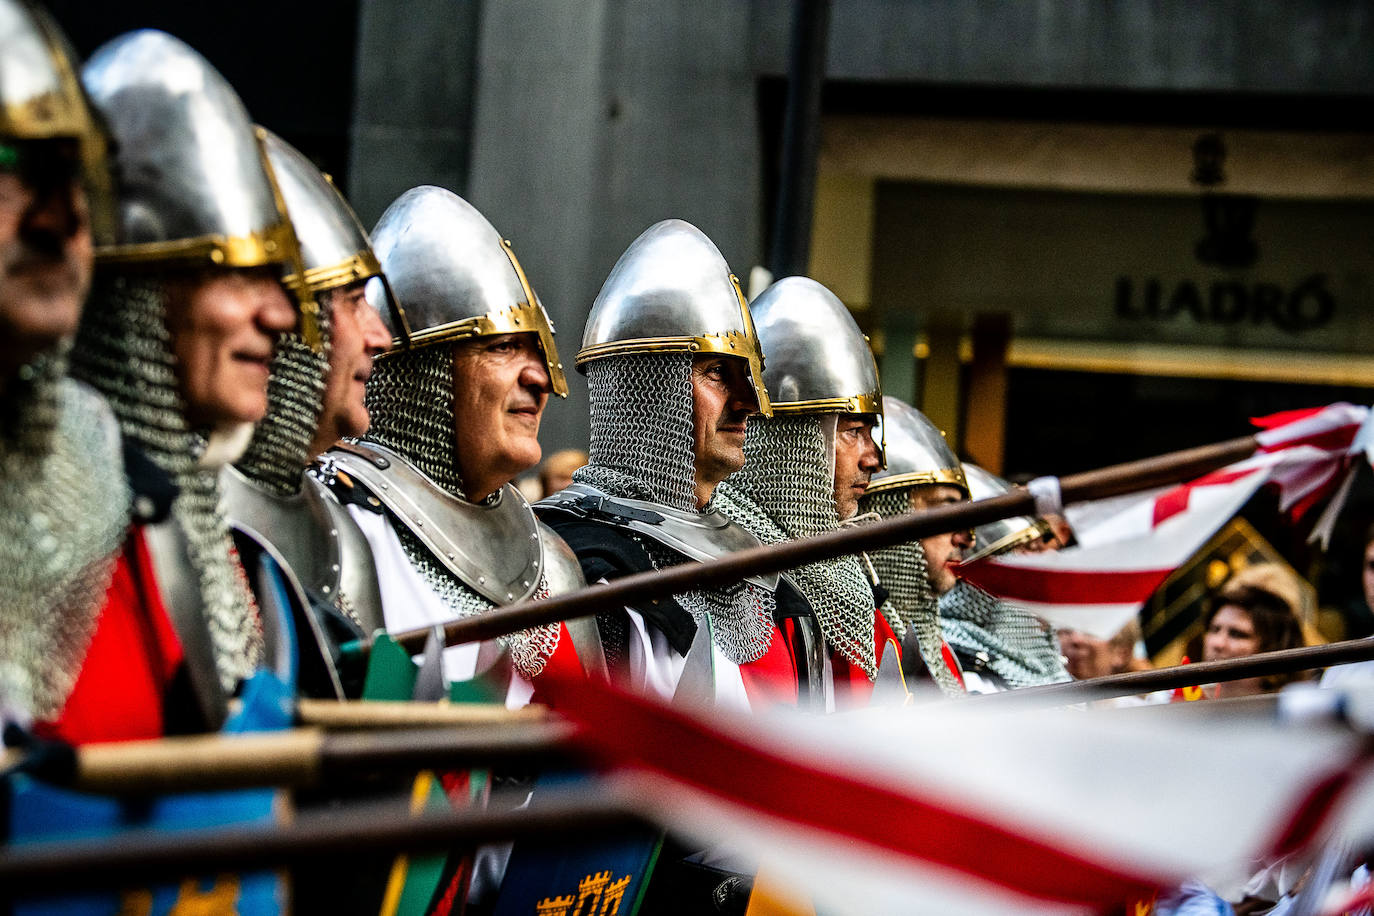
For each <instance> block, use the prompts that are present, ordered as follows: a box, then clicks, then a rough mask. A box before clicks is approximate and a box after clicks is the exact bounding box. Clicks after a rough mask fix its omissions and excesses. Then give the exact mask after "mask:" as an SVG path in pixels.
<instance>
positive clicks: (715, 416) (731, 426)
mask: <svg viewBox="0 0 1374 916" xmlns="http://www.w3.org/2000/svg"><path fill="white" fill-rule="evenodd" d="M758 409H759V401H758V397H757V396H756V395H755V394H754V388H753V386H752V385H751V384H750V383H749V363H748V362H746V361H745V360H743V359H740V358H738V357H734V356H723V355H719V354H714V353H701V354H697V355H696V356H694V357H692V446H693V455H694V456H695V471H696V492H697V505H698V507H700V506H703V505H705V503H706V500H708V499H710V496H711V493H712V492H713V491H714V490H715V486H716V484H718V483H720V482H721V481H722V480H724V479H725V478H727V477H729V476H730V475H731V474H733V473H735V472H736V471H738V470H739V469H740V468H742V467H744V431H745V421H746V420H748V419H749V415H750V414H753V413H756V412H757V411H758ZM703 493H704V494H705V495H704V496H703Z"/></svg>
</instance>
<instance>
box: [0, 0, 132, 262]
mask: <svg viewBox="0 0 1374 916" xmlns="http://www.w3.org/2000/svg"><path fill="white" fill-rule="evenodd" d="M76 60H77V57H76V54H75V53H74V52H73V51H72V49H71V46H70V45H69V44H68V43H67V40H66V38H65V37H64V36H63V35H62V33H61V31H59V30H58V28H57V26H56V24H54V23H53V21H52V19H51V18H50V17H49V16H48V15H47V13H45V12H44V11H43V10H41V9H38V8H37V7H35V6H33V5H32V4H30V3H28V2H26V0H0V137H5V138H8V139H12V140H53V139H64V138H71V139H74V140H76V141H77V142H78V144H79V146H80V155H81V165H82V170H83V172H84V173H85V181H86V185H87V188H88V191H89V193H90V196H91V221H92V230H93V231H94V233H95V237H96V239H97V240H98V241H100V240H103V239H106V238H108V237H109V235H110V232H111V229H112V221H113V213H112V210H111V200H110V176H109V170H108V169H107V167H106V159H105V157H106V154H107V151H108V143H107V142H106V137H105V132H104V130H103V129H102V128H101V126H100V124H99V122H98V120H97V118H96V116H95V114H94V113H93V112H92V110H91V106H90V103H89V102H88V100H87V99H86V96H85V94H84V93H83V92H82V90H81V82H80V81H79V80H78V79H77V76H76V69H75V65H74V62H75V61H76Z"/></svg>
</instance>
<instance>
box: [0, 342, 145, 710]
mask: <svg viewBox="0 0 1374 916" xmlns="http://www.w3.org/2000/svg"><path fill="white" fill-rule="evenodd" d="M66 366H67V361H66V358H65V355H64V354H60V353H51V354H46V355H45V356H43V357H40V358H39V359H38V360H35V361H34V362H33V363H31V364H30V365H29V366H26V367H25V371H24V372H23V373H21V375H20V377H19V378H17V379H14V380H12V381H11V382H10V391H9V393H8V395H7V396H6V397H5V398H3V399H0V414H3V419H2V420H0V481H3V485H4V493H5V497H4V500H3V502H0V569H3V570H4V571H5V576H6V582H5V595H4V605H5V606H4V612H3V613H0V707H4V708H8V709H10V710H12V711H22V712H23V713H25V714H27V715H29V716H33V717H35V718H37V719H40V720H44V719H52V718H55V717H56V716H57V715H58V714H59V713H60V712H61V711H62V708H63V707H64V706H65V705H66V701H67V697H68V696H69V695H70V693H71V690H72V687H74V686H75V684H76V679H77V676H78V675H79V674H80V672H81V663H82V659H83V658H84V657H85V654H86V649H87V647H88V646H89V645H90V640H91V637H92V635H94V633H95V626H96V622H97V620H98V619H99V616H100V610H101V608H102V607H103V605H104V599H105V594H106V592H107V590H108V589H109V585H110V580H111V577H112V576H113V574H114V568H115V562H116V557H117V554H118V551H119V548H120V545H121V544H122V542H123V540H124V537H125V533H126V531H127V529H128V525H129V505H130V500H131V498H132V494H131V493H130V492H129V487H128V484H127V483H126V481H125V479H124V472H123V469H124V463H123V458H122V455H121V448H120V442H119V429H118V426H117V425H116V423H115V419H114V416H113V415H112V414H111V413H110V410H109V408H108V407H107V406H106V405H105V403H104V401H102V400H101V399H100V398H99V396H98V395H96V394H95V393H94V392H93V391H91V390H90V389H89V388H87V387H85V386H84V385H81V384H79V383H77V382H74V381H72V380H71V379H68V378H65V377H64V374H65V372H66Z"/></svg>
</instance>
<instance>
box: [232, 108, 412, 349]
mask: <svg viewBox="0 0 1374 916" xmlns="http://www.w3.org/2000/svg"><path fill="white" fill-rule="evenodd" d="M257 130H258V134H259V136H260V137H261V139H262V144H263V148H264V149H265V150H266V151H267V161H268V163H269V164H270V165H271V167H272V177H273V178H274V179H275V180H276V183H277V187H278V188H279V189H280V190H281V196H282V200H283V201H284V202H285V204H286V210H287V212H288V213H289V214H290V216H291V225H292V227H293V228H294V230H295V233H296V239H297V241H298V242H299V243H300V253H301V257H300V263H299V264H298V265H288V267H289V268H290V267H295V268H297V269H298V270H303V271H304V274H300V273H298V272H296V271H295V270H293V271H291V272H290V273H288V274H287V275H286V276H285V277H283V278H282V282H283V283H285V284H286V285H287V286H288V287H290V288H291V289H293V290H295V291H296V293H297V298H298V299H299V300H300V303H301V310H302V312H304V313H306V314H308V315H310V316H312V317H313V316H315V315H316V314H317V313H318V310H319V305H318V298H319V296H320V294H321V293H325V292H328V291H329V290H332V289H337V288H339V287H340V286H347V285H348V284H349V283H353V282H356V281H358V280H367V279H370V278H372V277H377V278H378V279H379V281H380V283H379V285H378V286H377V287H372V286H369V288H368V292H369V293H370V294H372V293H376V294H379V295H381V296H385V295H386V286H385V282H386V281H385V278H384V277H382V275H381V274H382V268H381V265H380V264H378V263H377V256H376V255H375V254H373V253H372V243H371V242H369V241H368V238H367V232H366V230H364V229H363V226H362V223H360V222H358V217H357V215H356V214H355V213H354V212H353V208H352V207H350V206H349V205H348V201H346V200H344V197H343V195H342V194H340V193H339V189H338V188H336V187H334V182H333V180H332V179H330V177H329V176H328V175H326V174H324V173H323V172H321V171H320V170H319V169H318V168H316V167H315V164H314V163H313V162H311V161H310V160H309V159H307V158H305V156H304V155H303V154H302V153H301V152H300V150H298V149H296V148H295V147H294V146H292V145H291V144H289V143H287V142H286V141H285V140H283V139H282V138H281V137H278V136H277V135H276V134H274V133H272V132H271V131H270V130H267V129H266V128H263V127H259V128H258V129H257ZM314 321H315V322H318V319H317V318H315V319H314ZM310 323H312V322H310V321H308V322H307V324H310ZM313 345H314V343H313V342H312V346H313Z"/></svg>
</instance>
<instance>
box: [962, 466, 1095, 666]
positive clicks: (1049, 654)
mask: <svg viewBox="0 0 1374 916" xmlns="http://www.w3.org/2000/svg"><path fill="white" fill-rule="evenodd" d="M963 467H964V473H965V475H966V476H967V478H968V488H969V496H970V498H972V499H988V498H990V497H993V496H1000V495H1001V494H1003V493H1006V492H1007V491H1009V490H1010V489H1011V484H1009V483H1007V482H1006V481H1005V480H1003V479H1002V478H1000V477H997V476H996V475H994V474H991V473H989V472H988V471H985V470H983V469H982V468H980V467H978V466H977V465H975V464H969V463H967V462H966V463H965V464H964V466H963ZM1052 535H1053V532H1052V530H1051V528H1050V525H1049V524H1048V523H1047V522H1045V521H1043V520H1041V519H1033V518H1026V517H1017V518H1009V519H1002V520H1000V521H996V522H989V523H988V524H986V525H980V526H979V527H978V528H977V529H975V530H974V532H973V538H974V541H973V543H974V546H975V548H976V549H975V550H973V552H972V553H970V554H969V555H968V556H967V557H966V558H965V562H968V561H970V560H977V559H981V558H983V557H989V556H996V555H997V554H1000V553H1007V552H1009V551H1019V550H1040V549H1043V547H1044V544H1045V542H1046V539H1047V538H1049V537H1052ZM940 624H941V628H942V630H943V632H944V635H945V639H947V640H949V644H950V645H951V646H952V647H953V648H954V652H955V654H956V655H958V657H959V662H960V664H961V665H962V667H963V670H964V682H965V684H966V686H967V687H968V690H969V692H970V693H992V692H995V691H997V690H1007V689H1014V688H1017V687H1038V686H1040V685H1042V684H1058V683H1061V682H1063V681H1068V680H1071V679H1072V678H1071V677H1070V675H1069V672H1068V669H1067V668H1065V667H1064V659H1063V656H1062V655H1061V654H1060V651H1059V645H1058V643H1057V642H1056V641H1055V636H1054V633H1053V631H1052V630H1051V628H1050V627H1049V625H1048V624H1046V623H1045V622H1044V621H1043V620H1041V619H1040V618H1039V617H1036V616H1035V615H1034V614H1031V613H1030V612H1029V611H1027V610H1025V609H1024V608H1020V607H1016V606H1015V605H1012V604H1008V603H1006V602H1005V601H1002V600H1000V599H998V598H996V597H994V596H992V595H989V594H988V593H987V592H985V591H983V590H982V589H980V588H978V587H977V586H975V585H973V584H972V583H970V582H966V581H964V580H959V581H957V582H955V583H952V584H951V585H950V587H949V588H947V589H945V590H944V591H942V592H941V594H940Z"/></svg>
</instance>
